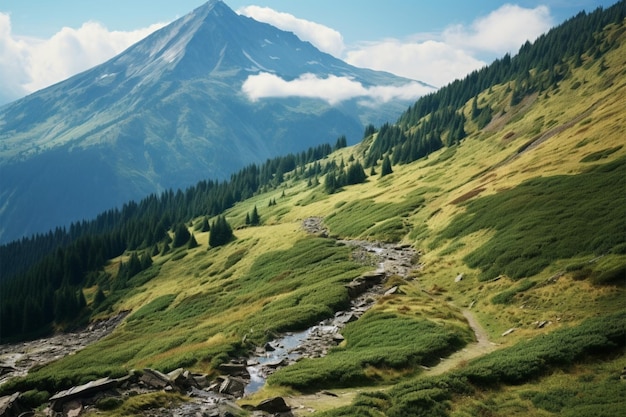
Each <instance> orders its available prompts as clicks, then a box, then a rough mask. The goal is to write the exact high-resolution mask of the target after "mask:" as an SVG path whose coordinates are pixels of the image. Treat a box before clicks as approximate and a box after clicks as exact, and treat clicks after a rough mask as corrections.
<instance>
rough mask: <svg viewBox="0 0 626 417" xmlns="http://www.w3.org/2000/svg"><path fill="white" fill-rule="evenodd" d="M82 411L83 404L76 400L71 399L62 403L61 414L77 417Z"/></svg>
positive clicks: (67, 416)
mask: <svg viewBox="0 0 626 417" xmlns="http://www.w3.org/2000/svg"><path fill="white" fill-rule="evenodd" d="M82 411H83V404H82V403H81V402H80V401H78V400H72V401H70V402H68V403H65V404H64V405H63V414H65V416H66V417H78V416H79V415H80V413H82Z"/></svg>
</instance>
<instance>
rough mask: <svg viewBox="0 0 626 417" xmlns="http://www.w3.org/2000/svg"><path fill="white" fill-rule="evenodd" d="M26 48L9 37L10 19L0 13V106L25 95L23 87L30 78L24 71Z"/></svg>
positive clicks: (23, 44)
mask: <svg viewBox="0 0 626 417" xmlns="http://www.w3.org/2000/svg"><path fill="white" fill-rule="evenodd" d="M27 57H28V47H27V45H26V43H25V42H24V41H20V40H17V39H14V38H13V37H12V36H11V19H10V17H9V15H7V14H4V13H0V105H1V104H2V103H6V102H8V101H11V100H13V99H15V98H18V97H21V96H23V95H24V94H26V93H27V91H26V89H25V88H24V87H23V85H24V84H25V83H27V82H29V80H30V78H29V77H28V75H27V74H26V73H25V71H24V67H25V66H26V62H27Z"/></svg>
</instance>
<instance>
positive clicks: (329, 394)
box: [320, 390, 339, 397]
mask: <svg viewBox="0 0 626 417" xmlns="http://www.w3.org/2000/svg"><path fill="white" fill-rule="evenodd" d="M320 394H323V395H328V396H329V397H339V396H338V395H337V394H335V393H334V392H330V391H326V390H324V391H320Z"/></svg>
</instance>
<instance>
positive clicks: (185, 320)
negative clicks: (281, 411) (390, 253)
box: [0, 2, 626, 417]
mask: <svg viewBox="0 0 626 417" xmlns="http://www.w3.org/2000/svg"><path fill="white" fill-rule="evenodd" d="M618 6H619V8H617V10H616V9H610V10H607V11H606V12H600V13H602V14H605V13H606V15H605V16H604V17H607V16H608V17H611V19H609V20H613V18H614V17H615V16H621V17H620V19H615V21H617V20H619V21H618V22H617V23H609V24H607V25H604V26H603V29H601V30H600V31H596V32H595V33H594V36H593V39H595V41H596V43H594V44H593V45H591V47H590V49H589V50H587V51H585V52H584V53H583V54H582V56H580V57H579V58H580V59H581V63H580V64H579V65H576V58H575V57H567V58H563V62H561V63H560V65H561V64H566V65H567V66H568V68H569V70H568V71H567V73H566V74H565V75H564V76H563V77H560V78H559V79H558V80H557V81H555V82H553V83H550V84H546V85H544V88H543V89H542V90H541V91H532V90H528V91H527V94H523V95H522V97H521V99H520V100H519V101H518V100H513V98H514V95H515V93H514V92H515V90H516V88H515V87H516V85H515V83H516V82H517V81H516V80H514V81H506V82H504V83H501V84H498V83H494V84H488V83H487V82H485V84H487V85H486V86H485V88H484V89H483V90H481V91H480V92H479V93H478V94H477V100H476V101H477V104H478V105H479V107H480V108H486V107H487V106H488V107H489V108H491V109H492V110H493V117H492V118H491V120H490V121H489V123H487V124H486V125H484V126H483V127H479V120H478V118H473V117H472V113H473V112H474V109H473V107H474V105H473V102H474V100H473V98H472V95H469V98H468V99H467V100H466V102H464V103H463V104H462V105H461V107H460V108H459V111H461V112H463V114H464V115H465V119H466V123H465V125H464V131H465V134H466V136H465V137H464V139H463V140H461V141H459V142H458V143H456V144H452V146H449V147H447V148H445V149H440V150H438V151H436V152H431V153H430V154H429V155H428V157H424V158H420V159H418V160H416V161H413V162H410V163H404V164H394V165H393V173H391V174H388V175H385V176H381V168H380V165H376V166H374V171H375V173H371V171H370V175H369V176H368V177H367V179H366V181H364V182H362V183H358V184H352V185H343V186H342V187H340V188H336V189H334V191H335V192H333V193H330V194H329V193H327V192H326V191H325V186H324V185H325V184H326V181H327V179H328V178H329V177H330V176H333V177H337V176H340V175H339V167H340V166H341V162H342V161H347V165H348V167H347V169H346V170H349V169H350V167H352V166H355V165H356V162H357V161H359V162H363V161H364V160H365V159H366V157H367V155H368V152H370V151H371V150H372V149H374V150H375V149H376V147H375V146H374V143H375V141H376V140H378V139H379V137H381V136H382V135H381V131H382V129H379V130H378V131H377V132H373V133H372V135H371V136H370V137H368V138H366V140H364V141H363V142H362V143H361V144H359V145H356V146H354V147H349V148H345V149H341V150H339V151H337V152H335V153H334V154H332V155H330V156H329V157H328V158H325V159H322V160H320V161H317V162H309V163H305V164H303V165H304V169H301V167H298V168H297V169H295V170H290V172H288V173H286V174H285V176H284V179H285V181H284V182H282V183H280V184H275V187H267V189H264V190H260V191H259V192H258V193H255V195H253V196H251V197H250V198H249V199H246V200H245V201H241V202H239V203H237V204H235V205H234V206H233V207H231V208H230V209H229V210H227V211H226V213H225V214H226V216H227V219H228V221H229V222H230V223H231V224H232V226H233V228H234V229H235V231H234V233H235V236H236V238H235V239H234V240H233V241H232V242H230V243H228V244H227V245H224V246H219V247H209V246H208V245H207V242H208V239H209V236H210V233H211V232H206V231H201V230H202V228H201V227H199V226H200V225H201V223H202V222H203V218H202V217H200V218H195V219H193V221H192V223H188V226H189V227H190V231H192V232H193V233H194V234H195V237H196V240H197V242H198V243H200V246H199V247H193V248H186V247H180V248H178V249H176V250H174V251H173V252H161V253H159V254H155V255H153V256H152V257H151V259H152V260H153V264H152V265H151V266H149V267H147V269H146V270H144V271H143V272H141V273H139V274H137V275H135V276H134V277H132V278H130V280H128V281H127V282H126V283H123V282H122V283H123V284H124V285H126V287H123V286H120V282H121V281H122V280H120V277H121V276H122V274H121V273H120V272H119V271H120V270H123V268H120V263H121V262H124V263H126V262H129V259H130V257H131V256H132V254H133V253H140V254H141V255H142V256H144V255H145V254H146V253H152V252H153V248H151V247H147V248H140V249H139V250H137V251H129V252H127V253H125V254H124V255H122V256H120V257H116V258H115V259H112V260H111V261H110V262H109V263H107V264H106V266H105V267H104V269H103V270H102V271H100V274H98V276H91V278H90V280H89V281H85V283H84V285H83V292H84V294H85V295H86V298H87V302H88V303H89V307H90V308H92V309H93V310H94V311H97V312H98V314H100V316H107V315H109V314H113V313H114V312H118V311H125V310H128V309H131V310H133V312H132V313H131V314H132V315H131V316H129V318H128V319H127V320H126V322H125V323H124V324H123V325H122V326H121V327H120V328H118V329H117V330H116V331H115V332H113V333H112V334H111V336H110V337H109V338H107V339H105V340H103V341H101V342H100V343H98V344H95V345H93V346H91V347H89V348H88V349H85V350H84V351H82V352H79V353H77V354H76V355H72V356H69V357H67V358H64V359H63V360H61V361H58V362H56V363H53V364H51V365H48V366H46V367H43V368H40V369H38V370H37V371H36V372H33V373H32V374H31V375H29V376H28V377H27V378H25V379H23V380H16V381H14V382H12V383H9V385H6V386H4V387H2V388H0V391H1V392H3V393H7V392H12V391H11V390H14V391H16V390H22V391H25V390H28V389H33V388H36V389H38V390H40V391H43V390H44V389H45V390H47V391H54V390H58V389H61V388H67V387H68V385H69V384H72V383H78V381H80V378H81V376H82V375H90V376H91V377H98V376H105V375H125V374H126V371H125V368H126V369H130V368H143V367H145V366H152V367H156V368H158V369H160V370H162V371H169V370H172V369H175V368H177V367H179V366H181V367H187V368H191V369H193V370H195V371H198V372H209V373H210V372H218V370H219V369H220V368H219V365H220V364H221V363H223V362H225V361H228V360H229V359H230V358H238V359H242V358H246V357H247V356H246V355H247V354H248V353H249V351H253V350H255V348H256V347H257V346H263V345H264V343H265V342H266V341H268V340H270V339H272V338H273V337H274V333H276V332H281V331H288V330H300V329H303V328H305V327H306V326H309V325H313V324H316V323H317V322H318V321H319V319H320V318H324V317H333V316H334V312H335V311H337V310H342V309H345V308H346V302H347V301H348V299H349V295H348V290H347V289H346V287H345V284H346V283H349V282H350V281H351V279H352V278H353V277H357V276H360V275H362V273H363V271H369V270H372V269H374V268H376V265H377V259H376V257H375V256H376V253H377V252H379V251H380V250H381V249H382V245H381V247H377V246H376V245H372V246H373V247H370V248H369V249H367V250H362V251H359V250H354V249H353V248H352V247H351V246H349V245H348V244H347V243H346V242H347V241H351V240H352V241H354V240H357V241H358V240H363V239H369V240H370V241H372V242H376V241H391V242H395V243H400V244H402V245H409V246H411V247H413V248H415V249H416V250H417V251H418V252H419V256H418V257H417V256H416V257H415V258H414V259H412V263H411V265H410V267H409V269H410V271H409V273H407V274H405V273H395V272H392V271H390V274H389V276H388V277H387V281H386V282H385V283H384V286H385V290H387V289H389V290H391V289H392V288H394V287H397V288H395V289H394V290H391V291H389V293H388V294H387V295H384V296H382V297H381V298H380V299H379V300H378V301H377V302H376V303H375V305H374V307H372V309H371V310H370V311H369V312H368V313H366V314H365V315H363V316H362V317H361V318H360V319H359V320H357V321H355V322H353V323H350V324H349V325H347V326H346V327H345V330H344V331H343V332H342V334H343V335H344V337H345V341H344V342H342V343H341V344H340V345H339V346H337V347H336V348H334V349H331V350H330V351H329V353H328V355H327V356H325V357H324V358H316V359H308V360H302V361H300V362H298V363H297V364H295V365H291V366H289V367H286V368H284V369H282V370H280V371H278V372H277V373H275V374H274V375H273V376H272V377H271V379H270V380H269V386H268V387H266V388H265V389H264V390H263V391H261V392H260V393H259V394H257V396H256V397H253V398H251V399H247V400H244V401H246V402H250V403H256V402H257V401H258V400H260V399H264V398H270V397H274V396H275V395H277V394H281V395H284V396H285V397H286V399H287V401H288V402H290V401H291V400H292V398H291V397H293V396H297V397H298V398H297V400H293V402H290V403H291V404H302V405H303V406H304V407H305V409H306V408H308V407H310V406H311V404H315V408H316V409H318V410H326V411H324V412H323V413H320V414H318V415H323V416H363V415H377V416H389V417H395V416H412V415H436V416H448V415H454V416H463V415H481V414H483V415H494V416H508V415H530V416H537V417H539V416H545V415H590V414H592V415H595V414H598V413H599V411H598V410H600V411H603V412H604V413H605V414H606V415H619V413H621V410H623V400H622V399H623V398H624V394H626V386H625V385H624V384H621V383H619V381H618V379H619V377H620V373H621V372H622V370H623V368H624V366H626V356H625V355H624V347H625V346H626V317H625V315H626V302H625V300H626V297H625V295H626V294H625V286H624V283H625V281H624V277H625V275H624V273H625V272H624V271H625V267H626V250H625V248H626V237H625V236H624V234H623V230H624V219H625V218H626V213H624V210H625V207H626V201H625V198H626V194H625V193H623V192H622V191H623V190H624V188H625V187H626V177H625V176H624V175H623V173H624V172H625V169H626V147H624V144H623V137H624V132H626V120H625V119H624V117H623V103H624V102H625V101H626V77H624V70H623V68H624V57H625V56H626V21H625V20H624V16H625V15H626V13H624V11H625V9H624V7H625V6H626V3H625V2H622V3H619V4H618ZM595 18H597V16H595V15H592V16H590V17H589V18H588V19H587V17H581V18H580V19H579V20H577V21H575V23H577V24H584V23H588V22H589V21H590V20H591V19H595ZM570 29H571V27H570ZM557 33H558V32H557ZM549 37H550V35H548V39H547V40H546V42H548V43H549V41H550V39H549ZM552 41H554V39H552ZM554 42H555V41H554ZM599 45H604V47H603V48H602V51H600V52H599V53H598V54H597V55H598V56H596V54H594V53H593V50H594V47H598V46H599ZM534 76H535V77H537V78H533V79H530V80H528V81H530V82H531V84H532V83H534V82H535V81H537V80H541V79H543V78H542V77H543V75H542V74H538V73H536V72H535V74H534ZM418 103H419V102H418ZM418 107H419V106H418ZM406 116H407V117H408V114H407V115H406ZM422 122H423V121H420V120H416V121H415V125H411V126H408V127H407V130H411V129H414V128H415V127H416V126H419V125H420V124H421V123H422ZM444 135H445V132H444ZM395 146H398V145H395ZM400 146H401V145H400ZM393 153H394V149H389V150H387V151H386V156H388V155H390V154H391V155H393ZM318 162H321V163H324V164H326V165H328V166H330V167H332V166H333V165H334V166H335V167H334V171H333V168H330V169H329V170H328V172H327V173H325V174H316V173H315V169H312V170H311V168H314V167H315V166H316V165H317V163H318ZM344 169H345V168H344ZM309 171H312V172H311V175H310V176H309ZM316 175H319V180H320V181H321V183H320V184H316V182H315V181H314V179H315V178H316ZM309 180H310V181H309ZM322 183H323V184H324V185H322ZM257 208H258V212H259V214H260V218H261V224H260V226H254V227H252V226H250V225H248V224H247V223H246V221H245V219H246V217H247V215H248V214H249V213H251V212H253V211H255V210H256V209H257ZM309 218H323V224H324V226H325V227H326V228H327V231H326V232H323V233H322V232H321V231H320V230H319V229H317V230H318V232H320V234H319V235H318V236H311V235H310V234H309V233H307V232H306V231H305V230H303V228H302V225H303V219H309ZM337 238H341V239H344V240H343V241H342V242H336V241H335V239H337ZM165 244H166V240H165V241H163V242H160V243H159V249H161V248H162V247H163V246H164V245H165ZM490 256H491V257H492V259H489V257H490ZM546 260H547V263H546ZM511 267H513V268H511ZM491 269H495V272H494V271H492V270H491ZM366 275H367V274H366ZM5 288H6V287H5ZM75 288H76V287H75ZM100 289H102V290H104V293H105V299H104V300H100V301H98V302H96V301H95V300H96V298H97V297H96V295H95V294H96V293H97V291H98V290H100ZM467 310H469V311H471V312H472V314H473V315H474V316H475V317H477V318H478V319H479V321H480V322H481V323H482V325H483V327H484V328H485V330H486V332H487V336H488V338H489V340H490V341H491V342H492V343H494V345H493V350H494V351H493V352H490V353H488V354H486V355H485V356H483V357H480V358H478V359H475V360H472V361H469V362H467V363H463V362H462V363H461V365H462V366H461V367H460V368H458V369H452V370H450V371H449V372H445V373H443V374H441V375H432V376H430V375H429V372H428V370H426V369H425V367H431V366H433V365H435V366H436V363H437V362H438V360H439V358H441V357H445V356H446V355H448V354H449V353H450V352H451V351H453V350H455V349H456V350H459V349H460V348H461V346H462V345H463V343H464V342H465V343H472V341H471V340H470V339H469V336H470V335H471V330H470V326H469V324H468V322H467V321H466V319H465V317H464V314H463V313H465V312H466V311H467ZM481 337H484V335H483V336H481ZM407 341H409V342H408V343H407ZM423 345H428V346H429V347H430V348H431V349H430V350H428V349H421V348H422V347H423ZM442 345H443V347H442ZM294 387H295V388H301V389H304V388H307V390H310V389H314V390H315V391H317V394H318V395H314V396H313V395H309V396H305V395H303V396H299V395H298V394H299V393H298V392H296V391H294ZM312 387H314V388H312ZM328 389H332V391H328ZM328 392H331V393H338V394H337V396H333V395H328ZM312 397H315V398H312ZM148 398H150V397H148ZM352 399H354V401H353V402H352ZM131 401H132V400H131ZM299 411H300V410H294V412H295V413H297V412H299ZM115 413H116V412H115V411H114V412H113V415H115ZM117 413H118V414H123V411H122V410H120V411H118V412H117Z"/></svg>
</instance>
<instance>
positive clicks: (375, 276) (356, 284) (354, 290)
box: [345, 271, 385, 298]
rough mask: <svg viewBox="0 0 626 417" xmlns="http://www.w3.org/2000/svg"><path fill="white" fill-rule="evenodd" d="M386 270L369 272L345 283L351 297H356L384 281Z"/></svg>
mask: <svg viewBox="0 0 626 417" xmlns="http://www.w3.org/2000/svg"><path fill="white" fill-rule="evenodd" d="M384 278H385V273H384V272H378V271H375V272H368V273H366V274H363V275H362V276H360V277H358V278H356V279H354V280H352V281H351V282H349V283H348V284H346V285H345V287H346V289H347V290H348V295H349V296H350V298H356V297H358V296H359V295H361V294H363V293H364V292H365V291H367V290H369V289H370V288H372V287H374V286H375V285H378V284H380V283H381V282H383V279H384Z"/></svg>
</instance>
